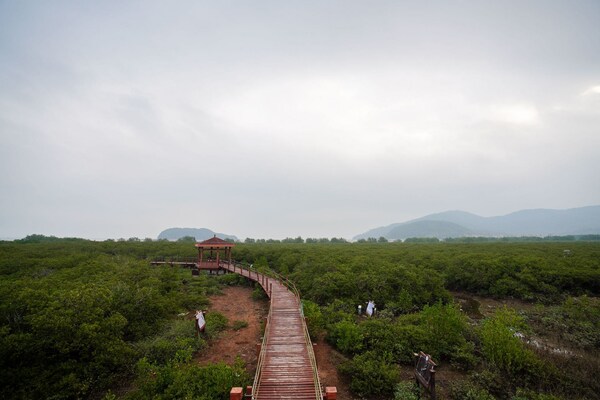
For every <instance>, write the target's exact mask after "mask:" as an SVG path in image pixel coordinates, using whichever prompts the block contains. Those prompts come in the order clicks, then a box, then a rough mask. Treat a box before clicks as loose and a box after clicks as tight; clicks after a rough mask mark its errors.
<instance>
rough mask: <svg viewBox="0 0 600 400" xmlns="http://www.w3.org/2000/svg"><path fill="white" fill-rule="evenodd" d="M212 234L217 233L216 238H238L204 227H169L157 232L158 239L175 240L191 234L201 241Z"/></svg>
mask: <svg viewBox="0 0 600 400" xmlns="http://www.w3.org/2000/svg"><path fill="white" fill-rule="evenodd" d="M214 235H217V237H218V238H221V239H224V240H233V241H238V238H237V237H235V236H234V235H228V234H225V233H217V232H214V231H212V230H210V229H206V228H169V229H165V230H164V231H162V232H161V233H159V234H158V239H167V240H177V239H180V238H182V237H184V236H192V237H195V238H196V240H197V241H199V242H201V241H203V240H206V239H210V238H211V237H213V236H214Z"/></svg>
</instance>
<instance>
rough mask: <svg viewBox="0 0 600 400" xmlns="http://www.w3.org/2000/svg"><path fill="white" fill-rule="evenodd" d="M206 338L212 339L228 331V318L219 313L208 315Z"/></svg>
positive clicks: (212, 312)
mask: <svg viewBox="0 0 600 400" xmlns="http://www.w3.org/2000/svg"><path fill="white" fill-rule="evenodd" d="M205 320H206V330H205V332H206V336H208V337H209V338H211V339H214V338H216V337H217V335H218V334H219V332H221V331H224V330H225V329H227V317H225V316H224V315H223V314H221V313H220V312H218V311H211V312H208V313H206V316H205Z"/></svg>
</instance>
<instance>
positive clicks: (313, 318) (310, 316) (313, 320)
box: [302, 300, 324, 338]
mask: <svg viewBox="0 0 600 400" xmlns="http://www.w3.org/2000/svg"><path fill="white" fill-rule="evenodd" d="M302 311H303V313H304V317H305V318H306V325H307V327H308V333H309V334H310V336H311V337H312V338H316V337H318V336H319V335H320V334H321V332H322V331H323V327H324V321H323V313H322V312H321V309H320V308H319V306H318V304H316V303H313V302H312V301H309V300H302Z"/></svg>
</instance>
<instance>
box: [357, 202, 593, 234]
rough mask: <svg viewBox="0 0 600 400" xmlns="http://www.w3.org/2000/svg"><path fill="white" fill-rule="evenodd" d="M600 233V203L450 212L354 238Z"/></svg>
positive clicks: (388, 226) (375, 230) (427, 216)
mask: <svg viewBox="0 0 600 400" xmlns="http://www.w3.org/2000/svg"><path fill="white" fill-rule="evenodd" d="M589 234H600V206H589V207H580V208H571V209H567V210H548V209H536V210H522V211H517V212H514V213H511V214H507V215H503V216H497V217H480V216H479V215H475V214H471V213H468V212H465V211H446V212H442V213H437V214H430V215H426V216H424V217H421V218H417V219H414V220H410V221H407V222H402V223H396V224H391V225H387V226H383V227H379V228H375V229H371V230H369V231H367V232H365V233H361V234H359V235H356V236H355V237H354V238H353V239H354V240H358V239H368V238H370V237H374V238H379V237H381V236H383V237H385V238H386V239H388V240H398V239H406V238H409V237H436V238H439V239H444V238H452V237H463V236H561V235H589Z"/></svg>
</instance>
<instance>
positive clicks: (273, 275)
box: [220, 262, 323, 400]
mask: <svg viewBox="0 0 600 400" xmlns="http://www.w3.org/2000/svg"><path fill="white" fill-rule="evenodd" d="M226 265H232V266H233V272H237V271H236V270H237V269H239V271H240V274H241V275H244V274H243V273H242V271H247V273H248V277H249V278H250V279H252V275H253V274H255V276H256V281H257V282H259V283H260V282H261V275H263V278H262V285H263V288H264V289H265V292H267V294H268V296H269V298H270V302H271V305H270V307H269V314H268V316H267V322H266V324H265V333H264V336H263V342H262V346H261V351H260V355H259V357H258V362H257V365H256V374H255V376H254V383H253V386H252V393H253V398H254V395H255V394H257V391H258V386H259V385H258V384H259V382H260V377H261V373H262V365H263V363H264V358H265V354H266V345H267V338H268V334H269V327H270V322H271V310H272V309H273V297H272V293H271V290H272V289H271V288H272V286H271V285H270V283H269V280H268V279H267V280H266V282H265V280H264V277H265V276H266V277H268V278H270V279H275V280H277V281H279V282H280V283H282V284H283V285H284V286H285V287H286V288H287V289H288V290H289V291H290V292H292V293H293V294H294V297H295V298H296V304H297V307H298V312H299V313H300V317H301V319H302V329H303V332H304V340H305V342H306V351H307V353H308V359H309V362H310V365H311V367H312V373H313V378H314V382H315V396H316V399H317V400H322V398H323V392H322V389H321V383H320V380H319V372H318V369H317V360H316V357H315V353H314V349H313V344H312V340H311V339H310V333H309V332H308V327H307V325H306V321H305V319H304V309H303V307H302V301H301V297H300V291H299V290H298V289H297V288H296V285H295V284H294V282H292V281H291V280H290V279H288V278H287V277H286V276H283V275H281V274H279V273H277V272H275V271H273V270H271V269H268V268H260V269H254V268H251V267H250V265H247V264H246V265H244V264H242V263H238V262H232V263H231V264H229V263H227V262H221V265H220V266H222V267H224V268H226V267H225V266H226ZM226 269H228V268H226Z"/></svg>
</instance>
